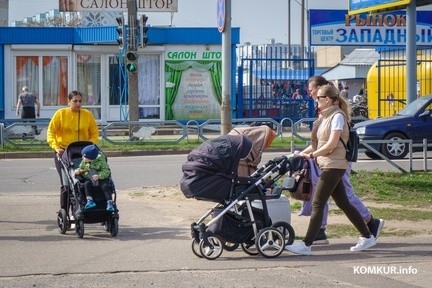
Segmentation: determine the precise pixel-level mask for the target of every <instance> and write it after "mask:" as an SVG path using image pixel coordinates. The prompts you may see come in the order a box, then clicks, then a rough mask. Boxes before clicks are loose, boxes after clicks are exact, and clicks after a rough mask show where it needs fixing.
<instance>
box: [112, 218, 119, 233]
mask: <svg viewBox="0 0 432 288" xmlns="http://www.w3.org/2000/svg"><path fill="white" fill-rule="evenodd" d="M110 222H111V224H110V234H111V236H112V237H116V236H117V234H118V231H119V224H118V218H112V219H111V220H110Z"/></svg>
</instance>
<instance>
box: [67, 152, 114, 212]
mask: <svg viewBox="0 0 432 288" xmlns="http://www.w3.org/2000/svg"><path fill="white" fill-rule="evenodd" d="M81 155H82V157H83V159H82V161H81V163H80V165H79V167H78V168H77V169H75V175H81V176H82V177H83V178H84V189H85V194H86V199H87V204H86V205H85V207H84V209H91V208H94V207H95V206H96V203H95V202H94V201H93V193H94V189H93V186H99V187H100V188H101V190H102V191H103V193H104V194H105V198H106V199H107V207H106V210H107V211H110V212H114V206H113V201H112V195H111V194H112V190H111V187H110V183H109V176H110V175H111V169H110V167H109V165H108V163H107V161H106V158H105V156H104V155H103V154H102V153H100V151H99V149H98V148H97V147H96V145H88V146H86V147H84V148H83V150H82V151H81Z"/></svg>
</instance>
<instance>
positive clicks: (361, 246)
mask: <svg viewBox="0 0 432 288" xmlns="http://www.w3.org/2000/svg"><path fill="white" fill-rule="evenodd" d="M376 243H377V242H376V240H375V237H374V236H373V235H371V237H370V238H365V237H360V238H359V241H358V242H357V245H356V246H353V247H351V248H350V251H351V252H359V251H363V250H365V249H368V248H370V247H372V246H375V245H376Z"/></svg>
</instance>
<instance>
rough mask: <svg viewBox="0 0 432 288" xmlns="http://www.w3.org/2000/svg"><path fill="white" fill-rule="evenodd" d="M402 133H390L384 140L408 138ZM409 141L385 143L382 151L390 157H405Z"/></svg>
mask: <svg viewBox="0 0 432 288" xmlns="http://www.w3.org/2000/svg"><path fill="white" fill-rule="evenodd" d="M406 139H407V138H406V137H405V136H404V135H403V134H401V133H390V134H389V135H387V136H386V137H385V138H384V140H406ZM408 148H409V144H408V143H383V144H382V146H381V153H382V154H384V155H385V156H386V157H387V158H389V159H403V158H404V157H405V156H406V155H407V154H408Z"/></svg>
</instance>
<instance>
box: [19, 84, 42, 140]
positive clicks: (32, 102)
mask: <svg viewBox="0 0 432 288" xmlns="http://www.w3.org/2000/svg"><path fill="white" fill-rule="evenodd" d="M16 106H17V108H16V115H17V116H19V115H20V114H21V119H35V118H36V117H39V116H40V104H39V100H38V99H37V97H36V96H35V95H34V94H33V93H30V90H29V87H28V86H24V87H23V88H22V93H21V94H19V96H18V103H17V105H16ZM20 112H21V113H20ZM32 128H33V130H34V132H35V134H38V131H37V127H36V126H32Z"/></svg>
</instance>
